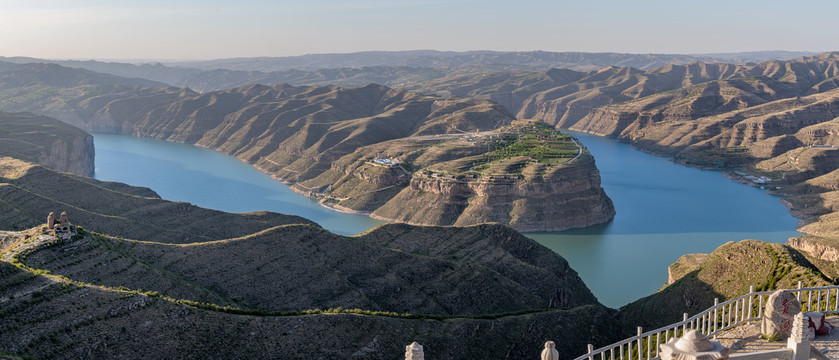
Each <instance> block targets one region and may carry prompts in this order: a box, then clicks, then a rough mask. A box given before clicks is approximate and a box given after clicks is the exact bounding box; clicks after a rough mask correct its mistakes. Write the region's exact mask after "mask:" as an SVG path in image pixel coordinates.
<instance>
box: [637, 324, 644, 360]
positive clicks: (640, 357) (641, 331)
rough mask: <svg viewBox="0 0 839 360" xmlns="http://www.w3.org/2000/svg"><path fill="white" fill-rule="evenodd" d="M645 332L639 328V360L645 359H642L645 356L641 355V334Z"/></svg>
mask: <svg viewBox="0 0 839 360" xmlns="http://www.w3.org/2000/svg"><path fill="white" fill-rule="evenodd" d="M643 332H644V329H641V327H640V326H639V327H638V360H641V359H643V357H642V356H643V355H642V353H641V333H643Z"/></svg>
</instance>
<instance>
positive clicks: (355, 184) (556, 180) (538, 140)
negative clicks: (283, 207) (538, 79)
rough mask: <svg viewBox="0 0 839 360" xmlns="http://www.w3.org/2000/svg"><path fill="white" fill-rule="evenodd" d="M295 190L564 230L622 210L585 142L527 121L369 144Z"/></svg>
mask: <svg viewBox="0 0 839 360" xmlns="http://www.w3.org/2000/svg"><path fill="white" fill-rule="evenodd" d="M377 157H379V159H377ZM292 188H293V189H295V190H296V191H298V192H300V193H302V194H305V195H308V196H312V197H316V198H320V199H322V201H323V202H324V203H325V204H328V205H330V206H335V207H337V208H340V209H344V210H354V211H359V212H363V213H371V216H373V217H374V218H377V219H382V220H386V221H398V222H405V223H409V224H417V225H454V226H465V225H472V224H479V223H484V222H497V223H501V224H506V225H509V226H511V227H513V228H515V229H516V230H519V231H558V230H566V229H570V228H579V227H586V226H590V225H593V224H599V223H603V222H606V221H608V220H609V219H611V218H612V217H613V216H614V214H615V210H614V206H613V205H612V202H611V200H610V199H609V198H608V196H606V194H605V192H604V191H603V189H602V188H601V187H600V173H599V171H598V170H597V167H596V166H595V164H594V159H593V158H592V156H591V154H590V153H589V152H588V151H587V150H586V149H585V147H583V146H582V145H581V144H579V142H577V141H576V140H575V139H573V138H572V137H570V136H568V135H566V134H562V133H560V132H558V131H556V130H554V129H551V128H550V127H549V126H547V125H546V124H544V123H540V122H529V121H515V122H514V123H513V124H512V125H510V126H505V127H502V128H500V129H498V130H494V131H486V132H481V133H477V134H452V135H446V136H422V137H409V138H404V139H399V140H393V141H388V142H383V143H378V144H374V145H370V146H365V147H362V148H359V149H358V150H356V151H355V152H353V153H351V154H348V155H346V156H343V157H341V158H339V159H337V160H335V161H333V162H332V166H331V168H330V169H329V170H326V171H324V172H322V173H321V174H319V175H318V176H316V177H314V178H312V179H309V180H306V181H303V182H300V183H298V184H295V185H294V186H293V187H292Z"/></svg>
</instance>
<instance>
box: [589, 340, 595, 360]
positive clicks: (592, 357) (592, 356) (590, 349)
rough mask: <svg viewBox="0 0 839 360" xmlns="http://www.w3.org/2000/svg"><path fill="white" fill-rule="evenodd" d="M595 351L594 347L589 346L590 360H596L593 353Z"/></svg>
mask: <svg viewBox="0 0 839 360" xmlns="http://www.w3.org/2000/svg"><path fill="white" fill-rule="evenodd" d="M592 351H594V345H592V344H588V360H594V355H592V354H591V352H592Z"/></svg>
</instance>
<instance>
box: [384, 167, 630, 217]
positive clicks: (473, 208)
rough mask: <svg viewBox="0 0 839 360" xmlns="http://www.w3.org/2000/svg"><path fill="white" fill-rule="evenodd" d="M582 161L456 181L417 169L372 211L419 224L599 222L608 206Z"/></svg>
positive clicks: (595, 175)
mask: <svg viewBox="0 0 839 360" xmlns="http://www.w3.org/2000/svg"><path fill="white" fill-rule="evenodd" d="M587 160H588V161H582V162H580V163H577V164H574V165H572V166H567V167H563V168H561V169H556V170H551V171H545V169H542V170H543V171H544V172H543V173H542V174H540V175H539V176H536V175H534V174H528V175H523V176H521V177H519V178H513V177H506V178H505V177H498V178H496V177H484V178H481V179H473V180H458V179H452V178H446V177H439V176H434V175H429V174H427V173H423V172H417V173H415V174H414V175H413V177H412V178H411V180H410V185H409V186H408V187H406V188H405V189H403V190H402V191H401V192H399V194H397V195H396V196H395V197H394V198H393V199H392V200H391V201H389V202H387V203H386V204H385V205H384V206H382V207H381V208H379V209H377V210H376V211H375V212H373V216H374V217H375V218H379V219H383V220H390V221H400V222H406V223H409V224H419V225H430V224H439V225H455V226H463V225H468V224H474V223H480V222H497V223H502V224H508V225H510V226H511V227H513V228H514V229H516V230H519V231H560V230H567V229H571V228H580V227H586V226H591V225H594V224H599V223H603V222H606V221H609V220H610V219H611V218H612V217H613V216H614V215H615V209H614V205H613V204H612V201H611V200H610V199H609V198H608V197H607V196H606V193H605V192H604V191H603V189H602V188H601V187H600V172H599V171H598V170H597V168H596V167H595V165H594V161H593V160H591V159H587ZM532 170H533V171H534V172H535V171H536V169H532ZM525 173H526V172H525Z"/></svg>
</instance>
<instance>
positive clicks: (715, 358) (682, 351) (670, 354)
mask: <svg viewBox="0 0 839 360" xmlns="http://www.w3.org/2000/svg"><path fill="white" fill-rule="evenodd" d="M728 353H729V349H728V348H727V347H725V346H722V344H720V343H719V342H717V341H711V340H708V337H707V336H705V335H704V334H702V333H701V332H699V331H697V330H690V331H688V332H687V333H686V334H685V335H684V336H682V337H681V338H674V339H670V341H668V342H667V343H665V344H662V345H661V352H660V353H659V354H660V356H661V360H722V359H728Z"/></svg>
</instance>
